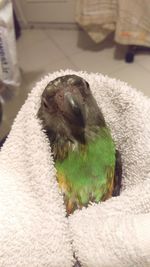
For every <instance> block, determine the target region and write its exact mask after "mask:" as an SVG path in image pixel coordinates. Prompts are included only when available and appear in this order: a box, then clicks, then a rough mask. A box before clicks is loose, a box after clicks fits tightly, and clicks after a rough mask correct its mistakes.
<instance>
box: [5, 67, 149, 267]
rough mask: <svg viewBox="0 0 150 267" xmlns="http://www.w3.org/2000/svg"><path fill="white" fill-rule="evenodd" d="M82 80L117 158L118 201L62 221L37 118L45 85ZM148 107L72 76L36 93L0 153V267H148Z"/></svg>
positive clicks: (94, 79) (96, 81) (109, 84)
mask: <svg viewBox="0 0 150 267" xmlns="http://www.w3.org/2000/svg"><path fill="white" fill-rule="evenodd" d="M71 73H75V74H77V75H79V76H82V77H83V78H84V79H86V80H87V81H88V82H89V84H90V86H91V90H92V91H93V94H94V96H95V98H96V100H97V102H98V104H99V106H100V107H101V109H102V111H103V113H104V116H105V119H106V122H107V123H108V125H109V126H110V128H111V131H112V135H113V137H114V140H115V142H116V146H117V148H118V149H119V150H120V152H121V154H122V161H123V187H122V193H121V195H120V196H119V197H116V198H111V199H109V200H108V201H106V202H103V203H100V204H91V205H90V206H89V207H88V208H87V209H86V208H83V209H82V210H80V211H79V210H78V211H76V212H75V213H74V214H73V215H71V216H70V217H69V218H67V217H66V216H65V207H64V204H63V197H62V195H61V194H60V192H59V189H58V185H57V181H56V170H55V168H54V164H53V159H52V156H51V150H50V146H49V142H48V139H47V137H46V135H45V133H44V132H43V131H42V125H41V122H40V121H39V119H38V118H37V111H38V109H39V106H40V97H41V94H42V92H43V90H44V88H45V86H46V85H47V84H48V82H49V81H51V80H53V79H55V78H56V77H58V76H61V75H65V74H71ZM149 118H150V100H149V99H148V98H146V97H145V96H143V95H142V93H140V92H137V91H136V90H135V89H133V88H131V87H129V86H128V85H127V84H125V83H124V82H120V81H116V80H115V79H110V78H108V77H107V76H103V75H101V74H87V73H83V72H74V71H71V70H66V71H59V72H55V73H53V74H49V75H48V76H46V77H45V78H44V79H42V80H41V81H40V82H38V83H37V85H36V86H35V87H34V88H33V90H32V92H31V94H30V95H29V96H28V98H27V100H26V102H25V104H24V105H23V107H22V108H21V110H20V112H19V113H18V115H17V117H16V119H15V121H14V124H13V126H12V130H11V132H10V134H9V136H8V139H7V141H6V142H5V144H4V146H3V148H2V150H1V152H0V266H4V267H10V266H11V267H27V266H30V267H34V266H36V267H37V266H39V267H41V266H48V267H60V266H61V267H63V266H64V267H71V266H73V253H74V252H75V253H76V257H78V259H79V261H80V262H81V264H82V266H85V267H109V266H110V267H111V266H116V267H120V266H124V267H133V266H134V267H138V266H140V267H149V266H150V230H149V228H150V119H149Z"/></svg>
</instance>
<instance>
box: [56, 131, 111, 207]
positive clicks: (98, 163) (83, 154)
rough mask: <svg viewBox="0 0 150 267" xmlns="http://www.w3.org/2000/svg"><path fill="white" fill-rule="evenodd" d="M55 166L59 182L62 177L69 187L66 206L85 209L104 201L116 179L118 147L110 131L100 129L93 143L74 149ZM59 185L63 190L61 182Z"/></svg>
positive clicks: (67, 187) (66, 190)
mask: <svg viewBox="0 0 150 267" xmlns="http://www.w3.org/2000/svg"><path fill="white" fill-rule="evenodd" d="M55 166H56V169H57V172H58V180H59V177H60V176H61V177H63V184H64V183H65V185H66V187H65V192H64V190H62V191H63V193H64V194H65V200H66V202H67V201H69V200H70V201H72V206H76V207H82V206H84V205H87V204H88V202H89V201H95V202H99V201H101V200H102V198H104V197H105V194H107V192H108V190H109V186H110V182H111V181H112V179H113V178H114V168H115V145H114V142H113V140H112V138H111V134H110V131H109V129H108V128H104V127H103V128H100V129H99V132H98V134H97V136H96V138H94V140H90V141H89V142H88V144H86V145H81V144H80V145H77V146H76V148H72V150H71V151H70V152H69V154H68V157H67V158H66V159H64V160H63V161H56V164H55ZM109 176H110V177H109ZM59 184H60V187H61V181H60V180H59ZM74 208H75V207H73V209H74Z"/></svg>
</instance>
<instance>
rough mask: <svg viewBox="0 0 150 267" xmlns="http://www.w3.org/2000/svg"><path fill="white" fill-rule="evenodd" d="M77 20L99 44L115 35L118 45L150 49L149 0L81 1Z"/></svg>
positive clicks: (78, 1) (78, 5) (78, 3)
mask: <svg viewBox="0 0 150 267" xmlns="http://www.w3.org/2000/svg"><path fill="white" fill-rule="evenodd" d="M76 21H77V22H78V23H79V24H80V25H81V26H82V27H83V28H84V29H85V31H87V33H88V34H89V35H90V37H91V38H92V39H93V41H95V42H96V43H98V42H101V41H102V40H103V39H104V38H106V36H107V35H108V34H109V33H110V32H115V41H116V42H118V43H121V44H134V45H144V46H150V4H149V0H132V1H130V0H92V1H91V0H77V11H76Z"/></svg>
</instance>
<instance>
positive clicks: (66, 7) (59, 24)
mask: <svg viewBox="0 0 150 267" xmlns="http://www.w3.org/2000/svg"><path fill="white" fill-rule="evenodd" d="M149 47H150V3H149V0H144V1H143V0H132V1H130V0H118V1H117V0H93V1H91V0H86V1H82V0H19V1H18V0H14V1H7V0H5V1H0V62H1V64H0V140H1V139H3V138H4V137H5V136H6V135H7V134H8V132H9V131H10V129H11V125H12V123H13V120H14V118H15V116H16V114H17V113H18V111H19V109H20V107H21V106H22V104H23V103H24V102H25V99H26V98H27V95H28V93H29V92H30V91H31V89H32V87H33V86H34V84H35V83H36V81H38V80H40V79H41V77H43V76H44V75H45V74H46V73H48V72H54V71H56V70H60V69H72V70H77V71H78V70H83V71H87V72H98V73H102V74H105V75H108V76H110V77H113V78H117V79H120V80H123V81H126V82H127V83H128V84H130V85H132V86H133V87H135V88H137V89H138V90H140V91H142V92H143V93H144V94H145V95H147V96H150V50H149Z"/></svg>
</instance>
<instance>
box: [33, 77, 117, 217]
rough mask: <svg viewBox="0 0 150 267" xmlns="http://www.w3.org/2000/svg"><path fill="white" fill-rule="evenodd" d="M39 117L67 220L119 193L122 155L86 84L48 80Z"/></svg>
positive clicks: (75, 79)
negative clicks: (50, 153)
mask: <svg viewBox="0 0 150 267" xmlns="http://www.w3.org/2000/svg"><path fill="white" fill-rule="evenodd" d="M38 117H39V118H40V120H41V121H42V124H43V128H44V129H45V130H46V133H47V136H48V138H49V141H50V145H51V150H52V155H53V158H54V162H55V167H56V170H57V181H58V184H59V187H60V190H61V192H62V194H63V196H64V203H65V205H66V211H67V215H69V214H71V213H73V212H74V210H76V209H81V208H82V207H83V206H87V205H88V204H89V203H91V202H96V203H98V202H100V201H104V200H106V199H108V198H110V197H112V196H117V195H119V194H120V188H121V174H122V166H121V157H120V153H119V152H118V151H116V148H115V143H114V141H113V139H112V136H111V132H110V129H109V128H108V126H107V125H106V122H105V119H104V116H103V114H102V111H101V109H100V108H99V106H98V104H97V102H96V100H95V98H94V97H93V95H92V92H91V89H90V86H89V84H88V82H87V81H86V80H84V79H83V78H81V77H79V76H77V75H65V76H61V77H58V78H56V79H55V80H53V81H50V82H49V84H48V85H47V86H46V88H45V90H44V92H43V94H42V97H41V106H40V109H39V111H38Z"/></svg>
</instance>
